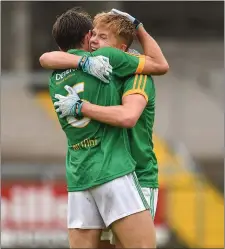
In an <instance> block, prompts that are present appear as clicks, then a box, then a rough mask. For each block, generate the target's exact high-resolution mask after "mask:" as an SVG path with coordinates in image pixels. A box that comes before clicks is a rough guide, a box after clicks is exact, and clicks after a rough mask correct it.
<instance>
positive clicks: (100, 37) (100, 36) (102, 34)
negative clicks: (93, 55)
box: [90, 27, 126, 51]
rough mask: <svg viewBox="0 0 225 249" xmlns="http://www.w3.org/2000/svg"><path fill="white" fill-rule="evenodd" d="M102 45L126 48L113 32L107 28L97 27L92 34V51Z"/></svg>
mask: <svg viewBox="0 0 225 249" xmlns="http://www.w3.org/2000/svg"><path fill="white" fill-rule="evenodd" d="M102 47H115V48H118V49H121V50H124V51H125V49H126V45H125V44H123V43H121V42H119V41H118V39H116V38H115V35H114V34H113V33H112V32H110V31H109V30H107V29H105V28H99V27H95V28H94V29H93V30H92V36H91V38H90V51H94V50H97V49H99V48H102Z"/></svg>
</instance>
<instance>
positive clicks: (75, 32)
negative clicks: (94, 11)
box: [52, 7, 93, 51]
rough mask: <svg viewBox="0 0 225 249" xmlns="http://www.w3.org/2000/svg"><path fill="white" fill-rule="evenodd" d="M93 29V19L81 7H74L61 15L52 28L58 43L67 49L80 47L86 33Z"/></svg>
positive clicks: (64, 49)
mask: <svg viewBox="0 0 225 249" xmlns="http://www.w3.org/2000/svg"><path fill="white" fill-rule="evenodd" d="M92 29H93V24H92V19H91V17H90V16H89V15H88V13H86V12H84V11H83V10H82V9H81V8H79V7H78V8H77V7H76V8H72V9H69V10H67V11H66V12H64V13H63V14H62V15H61V16H59V17H58V18H57V19H56V21H55V23H54V25H53V28H52V35H53V37H54V39H55V41H56V43H57V45H58V46H59V47H60V48H61V49H62V50H63V51H67V50H69V49H72V48H80V47H81V46H82V43H83V39H84V37H85V35H86V34H87V33H88V32H89V30H92Z"/></svg>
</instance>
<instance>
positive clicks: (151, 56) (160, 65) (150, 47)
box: [111, 9, 169, 75]
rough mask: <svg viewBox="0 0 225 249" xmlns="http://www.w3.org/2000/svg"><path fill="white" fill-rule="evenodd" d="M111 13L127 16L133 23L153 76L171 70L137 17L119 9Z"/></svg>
mask: <svg viewBox="0 0 225 249" xmlns="http://www.w3.org/2000/svg"><path fill="white" fill-rule="evenodd" d="M111 13H114V14H117V15H123V16H126V17H127V18H128V19H129V20H130V21H131V22H132V23H133V25H134V26H135V28H136V30H137V37H138V40H139V42H140V44H141V46H142V49H143V51H144V55H145V56H146V60H147V61H149V62H150V65H151V69H150V70H151V72H152V74H155V75H162V74H165V73H166V72H167V71H168V70H169V65H168V63H167V61H166V58H165V57H164V55H163V53H162V50H161V49H160V47H159V45H158V44H157V42H156V41H155V40H154V39H153V38H152V37H151V36H150V35H149V34H148V32H147V31H146V30H145V29H144V26H143V24H142V23H141V22H140V21H139V20H137V19H136V18H135V17H133V16H131V15H130V14H128V13H126V12H122V11H120V10H117V9H112V10H111ZM148 66H149V65H148ZM148 70H149V69H148ZM143 73H145V72H143Z"/></svg>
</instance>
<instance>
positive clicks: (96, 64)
mask: <svg viewBox="0 0 225 249" xmlns="http://www.w3.org/2000/svg"><path fill="white" fill-rule="evenodd" d="M78 67H79V68H80V69H81V70H82V71H83V72H86V73H88V74H91V75H93V76H95V77H96V78H98V79H100V80H101V81H103V82H105V83H109V82H110V79H111V74H112V66H111V65H110V63H109V58H107V57H105V56H102V55H99V56H93V57H92V56H87V55H84V56H83V57H82V58H81V59H80V61H79V66H78Z"/></svg>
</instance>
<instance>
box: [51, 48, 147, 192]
mask: <svg viewBox="0 0 225 249" xmlns="http://www.w3.org/2000/svg"><path fill="white" fill-rule="evenodd" d="M68 52H70V53H74V54H76V55H84V54H88V55H93V56H96V55H104V56H106V57H108V58H109V60H110V64H111V65H112V66H113V78H112V80H111V82H110V84H104V83H101V81H100V80H98V79H97V78H95V77H93V76H91V75H89V74H86V73H84V72H82V71H81V70H77V69H67V70H57V71H54V72H53V73H52V75H51V77H50V83H49V90H50V96H51V98H52V101H53V103H54V102H56V101H58V100H57V99H55V97H54V96H55V94H61V95H64V96H65V95H67V94H68V93H67V92H66V90H65V89H64V86H65V85H69V86H71V87H74V88H75V89H76V92H77V93H78V94H79V96H80V98H81V99H83V100H84V101H89V102H91V103H93V104H96V105H102V106H109V105H119V104H120V103H121V95H120V94H119V92H118V88H119V85H121V81H122V80H123V78H122V77H125V76H127V75H131V74H133V73H135V72H136V71H138V72H139V71H140V70H141V69H142V68H143V57H140V58H138V57H136V56H132V55H129V54H126V53H124V52H122V51H120V50H118V49H114V48H102V49H99V50H98V51H95V52H93V53H92V54H90V53H89V52H85V51H82V50H70V51H68ZM118 65H119V66H118ZM58 119H59V122H60V124H61V127H62V129H63V131H64V132H65V134H66V137H67V141H68V150H67V156H66V179H67V188H68V191H69V192H72V191H81V190H85V189H88V188H91V187H94V186H96V185H99V184H103V183H105V182H108V181H111V180H113V179H115V178H118V177H120V176H123V175H126V174H128V173H130V172H132V171H134V168H135V165H136V162H135V161H134V160H133V158H132V157H131V154H130V145H129V139H128V135H127V131H126V129H122V128H119V127H112V126H110V125H106V124H103V123H100V122H97V121H95V120H91V119H89V118H87V117H84V118H81V119H76V118H74V117H73V116H68V117H65V118H59V115H58Z"/></svg>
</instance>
